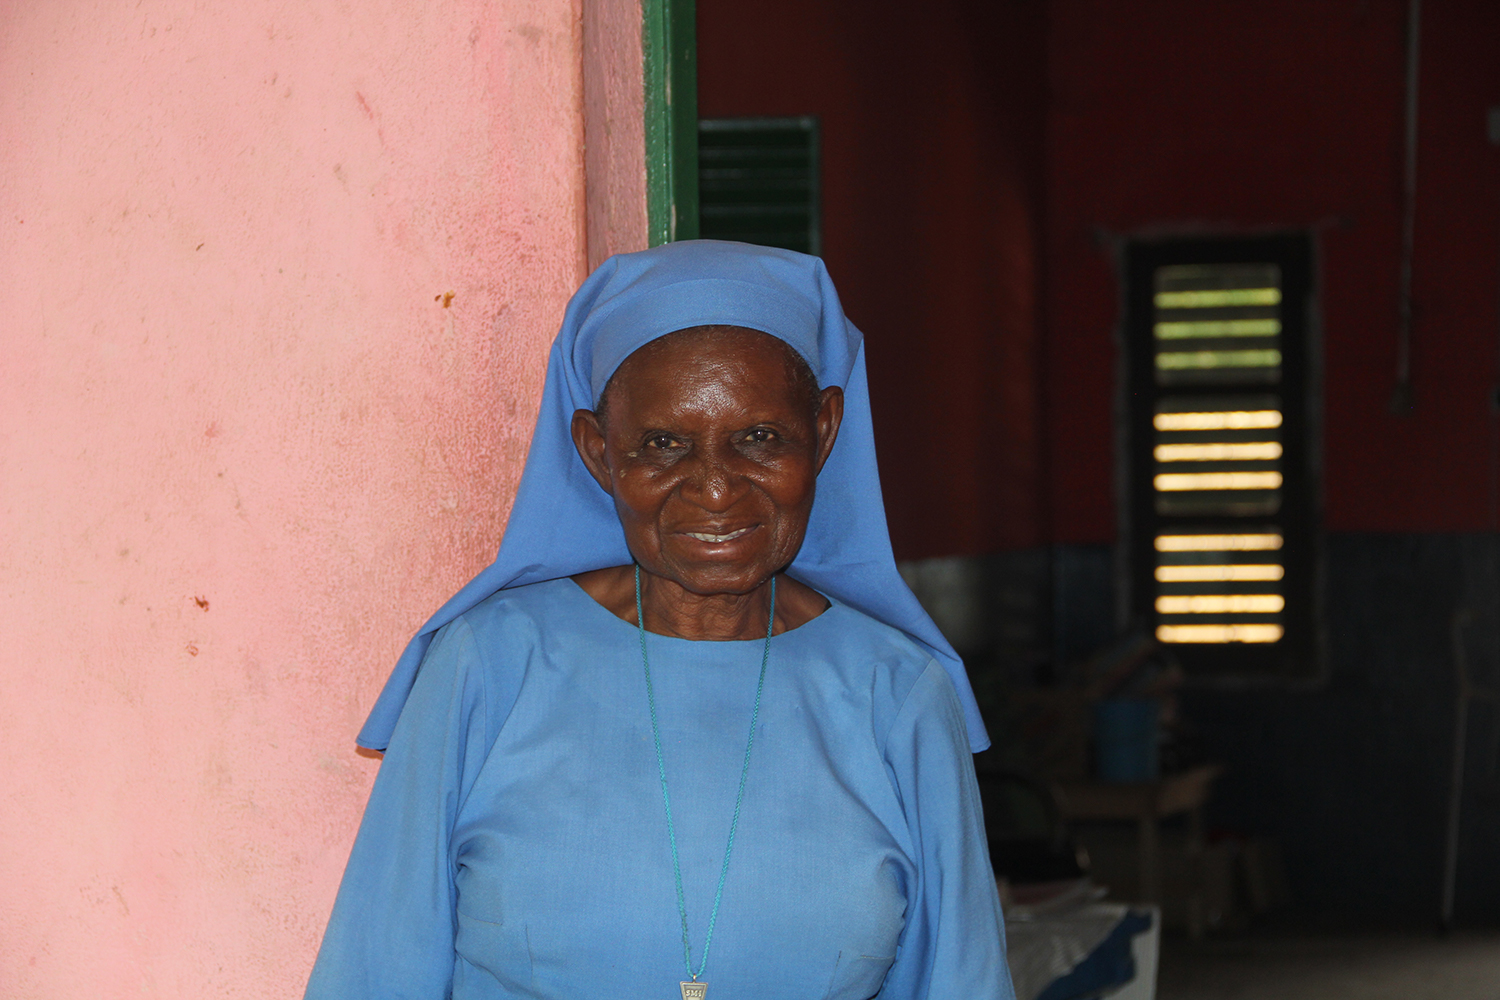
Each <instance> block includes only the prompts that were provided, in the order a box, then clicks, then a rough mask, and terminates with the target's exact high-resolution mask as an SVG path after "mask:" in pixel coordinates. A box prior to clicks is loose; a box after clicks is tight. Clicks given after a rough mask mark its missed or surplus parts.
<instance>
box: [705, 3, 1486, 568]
mask: <svg viewBox="0 0 1500 1000" xmlns="http://www.w3.org/2000/svg"><path fill="white" fill-rule="evenodd" d="M1422 7H1423V26H1422V31H1423V34H1422V42H1423V44H1422V76H1421V104H1420V125H1421V128H1420V144H1421V145H1420V150H1421V155H1420V159H1419V164H1418V180H1419V190H1418V196H1417V206H1418V212H1417V227H1416V260H1415V282H1414V290H1415V306H1416V320H1415V329H1414V349H1413V375H1414V389H1415V395H1414V405H1413V406H1412V407H1411V408H1410V409H1408V410H1404V411H1402V412H1399V413H1393V412H1391V410H1390V408H1389V403H1390V400H1391V397H1392V391H1393V389H1394V387H1395V382H1394V373H1395V366H1396V331H1397V274H1398V267H1399V247H1400V205H1401V201H1400V191H1401V163H1402V145H1401V143H1402V110H1403V93H1404V91H1403V87H1404V69H1405V47H1404V40H1405V21H1406V10H1407V5H1406V3H1405V2H1404V0H1319V2H1317V3H1309V2H1307V0H1211V2H1205V0H1129V2H1121V0H1048V2H1045V3H1044V2H1042V0H1034V2H1026V0H1011V2H1005V0H991V2H989V3H981V2H978V0H950V2H947V3H933V4H929V5H926V6H925V7H922V8H920V10H921V16H920V17H918V16H916V15H915V14H914V13H913V12H914V11H916V10H918V8H914V7H912V6H910V5H902V6H899V7H898V6H895V5H892V4H888V3H857V2H853V0H827V2H819V3H806V2H799V0H755V2H750V0H699V6H698V10H699V73H700V98H699V99H700V107H701V109H702V113H703V114H704V115H705V116H730V115H749V114H777V115H780V114H806V113H813V114H817V115H819V116H820V117H821V118H822V122H823V129H824V154H825V163H824V184H825V212H824V223H825V233H826V252H825V257H826V258H827V260H828V264H829V267H830V270H831V271H832V272H833V275H834V278H835V280H836V281H837V282H838V285H839V288H840V290H841V292H842V293H843V295H844V298H845V304H846V307H847V310H848V312H849V314H850V315H851V317H853V319H854V320H855V322H856V323H858V324H859V325H860V326H861V328H862V329H863V330H864V331H865V332H866V334H867V335H868V338H869V343H870V359H871V381H872V394H873V396H874V402H875V406H876V425H877V431H878V433H879V443H880V449H881V467H882V473H883V475H884V478H885V488H886V497H887V504H888V507H889V510H890V515H891V524H892V535H893V538H894V539H895V542H896V545H897V552H898V555H901V556H903V557H919V556H926V555H939V554H958V553H977V552H985V551H992V550H996V549H1003V548H1015V547H1024V546H1030V545H1036V544H1042V543H1046V542H1065V543H1089V542H1109V541H1111V540H1113V538H1114V534H1115V527H1116V512H1115V496H1114V491H1113V479H1114V458H1115V447H1116V444H1115V435H1114V406H1115V392H1116V361H1117V358H1116V347H1115V343H1114V330H1115V327H1116V322H1117V302H1118V295H1117V291H1118V290H1117V287H1116V274H1115V270H1114V263H1113V259H1112V256H1111V247H1112V246H1113V245H1116V241H1118V240H1119V239H1121V238H1123V237H1128V236H1130V235H1136V234H1150V233H1164V232H1183V233H1187V232H1205V231H1207V232H1226V233H1228V232H1234V233H1242V232H1247V231H1250V232H1253V231H1256V230H1271V229H1298V230H1311V231H1313V232H1314V233H1316V235H1317V240H1318V246H1319V251H1320V268H1321V273H1320V275H1319V279H1318V280H1319V284H1320V305H1321V312H1322V317H1323V322H1322V328H1323V342H1324V346H1323V355H1322V357H1323V366H1324V383H1323V384H1324V393H1323V399H1324V404H1323V409H1324V434H1323V439H1322V448H1323V459H1324V460H1323V469H1324V489H1325V497H1326V512H1325V524H1326V526H1327V527H1328V528H1330V529H1332V530H1342V531H1473V530H1493V529H1497V528H1500V514H1497V511H1496V496H1495V491H1496V483H1497V462H1500V436H1497V433H1500V432H1497V424H1496V417H1495V414H1494V411H1493V409H1492V407H1491V404H1490V402H1489V394H1490V392H1491V391H1492V389H1493V387H1494V386H1495V384H1496V383H1497V381H1500V370H1497V355H1500V310H1497V305H1500V149H1497V148H1496V147H1493V146H1491V145H1489V144H1488V142H1487V140H1486V136H1485V112H1486V109H1487V108H1488V107H1489V106H1491V105H1500V48H1497V39H1500V3H1493V2H1489V0H1486V2H1478V0H1469V2H1459V0H1426V2H1424V3H1423V5H1422Z"/></svg>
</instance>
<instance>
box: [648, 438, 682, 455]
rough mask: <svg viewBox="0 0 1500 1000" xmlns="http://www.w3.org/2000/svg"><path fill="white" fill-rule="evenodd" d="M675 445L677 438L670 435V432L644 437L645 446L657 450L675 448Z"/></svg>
mask: <svg viewBox="0 0 1500 1000" xmlns="http://www.w3.org/2000/svg"><path fill="white" fill-rule="evenodd" d="M676 446H677V439H676V438H674V437H672V435H670V434H658V435H656V436H655V437H650V438H647V439H646V447H647V448H656V449H658V450H663V451H664V450H666V449H668V448H675V447H676Z"/></svg>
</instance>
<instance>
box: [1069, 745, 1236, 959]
mask: <svg viewBox="0 0 1500 1000" xmlns="http://www.w3.org/2000/svg"><path fill="white" fill-rule="evenodd" d="M1223 770H1224V769H1223V768H1222V767H1220V766H1219V765H1217V764H1204V765H1201V766H1199V767H1195V768H1192V769H1190V770H1187V771H1183V772H1181V773H1179V774H1172V775H1167V776H1165V777H1162V778H1159V779H1158V780H1156V781H1142V782H1133V783H1130V784H1118V785H1115V784H1108V785H1107V784H1101V783H1097V782H1078V783H1074V784H1064V785H1062V786H1061V787H1060V788H1059V792H1060V793H1061V794H1060V796H1059V798H1060V803H1059V804H1060V805H1061V807H1062V813H1063V816H1064V817H1065V818H1067V819H1070V820H1085V821H1088V820H1134V821H1135V822H1136V828H1137V830H1138V831H1139V839H1138V841H1137V845H1136V850H1137V854H1138V863H1139V865H1140V880H1141V881H1140V886H1141V890H1140V891H1141V902H1143V903H1149V904H1152V905H1160V903H1161V841H1160V836H1159V833H1160V824H1161V821H1162V820H1163V819H1165V818H1167V817H1168V816H1173V815H1176V814H1177V813H1187V816H1188V859H1189V862H1190V863H1191V864H1192V870H1193V875H1192V879H1193V882H1192V890H1191V893H1190V895H1189V897H1188V933H1189V934H1191V935H1192V936H1193V937H1194V938H1195V939H1196V938H1200V937H1202V936H1203V925H1204V914H1203V884H1202V873H1201V863H1200V862H1201V859H1202V857H1203V805H1204V803H1206V802H1207V801H1208V796H1209V793H1210V792H1211V791H1212V790H1213V783H1214V780H1215V779H1216V778H1218V776H1219V775H1220V774H1221V773H1222V772H1223Z"/></svg>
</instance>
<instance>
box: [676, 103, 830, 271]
mask: <svg viewBox="0 0 1500 1000" xmlns="http://www.w3.org/2000/svg"><path fill="white" fill-rule="evenodd" d="M698 203H699V235H700V236H702V237H703V238H704V239H712V240H738V241H740V242H742V243H757V244H760V245H761V246H770V247H782V248H783V249H786V250H797V251H800V252H802V253H810V254H819V253H822V250H823V233H822V226H821V223H820V205H819V190H818V120H817V119H816V118H813V117H802V118H710V119H703V120H701V121H699V122H698Z"/></svg>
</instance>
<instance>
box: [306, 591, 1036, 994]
mask: <svg viewBox="0 0 1500 1000" xmlns="http://www.w3.org/2000/svg"><path fill="white" fill-rule="evenodd" d="M763 641H764V640H752V641H742V642H739V641H737V642H691V641H687V640H683V639H673V638H669V637H664V636H658V635H648V636H647V642H648V647H649V650H650V656H651V671H652V676H653V682H654V685H655V691H656V700H657V712H658V718H659V720H660V728H661V740H662V751H663V754H664V757H665V764H666V772H667V781H668V787H669V789H670V792H671V796H672V813H673V818H674V820H675V823H676V829H677V844H678V850H679V854H680V858H681V867H682V882H683V890H684V893H685V896H686V905H687V913H688V923H689V929H690V932H691V941H692V949H693V960H694V963H695V965H696V963H697V962H698V961H699V960H700V959H701V955H702V950H703V940H704V934H705V932H706V930H707V924H708V918H709V913H710V911H711V910H712V907H713V898H714V890H715V886H716V883H717V880H718V876H719V869H720V865H721V863H722V860H723V852H724V845H725V839H726V837H727V835H728V831H729V824H730V819H731V815H732V813H733V809H734V797H735V791H736V788H737V786H738V782H739V777H740V769H741V764H742V761H743V756H744V750H745V738H746V736H747V735H748V732H749V724H750V717H751V711H752V708H753V704H754V698H755V687H756V680H757V677H758V676H759V672H760V665H761V653H762V649H763ZM686 978H688V977H687V974H686V971H685V967H684V960H683V942H682V927H681V920H680V918H679V916H678V910H677V902H676V896H675V889H674V887H673V876H672V857H671V849H670V847H669V845H668V840H667V829H666V821H665V818H664V813H663V809H662V797H661V787H660V784H659V781H658V777H657V765H656V756H655V750H654V749H653V743H652V738H651V720H650V715H649V711H648V709H647V701H646V685H645V678H644V674H643V671H642V667H641V654H640V646H639V641H638V633H637V630H636V628H635V626H634V625H631V624H629V623H627V622H625V621H622V620H621V619H619V618H617V617H616V616H615V615H613V614H612V613H610V612H609V611H608V610H606V609H605V608H604V607H602V606H601V605H599V604H598V603H596V602H595V601H594V600H593V598H591V597H589V596H588V595H587V594H585V593H584V592H583V591H582V590H581V589H580V588H579V587H578V586H577V584H575V583H573V582H572V581H571V580H569V579H561V580H553V581H549V582H546V583H539V584H533V585H530V586H525V587H518V588H514V589H511V590H503V591H500V592H499V593H497V594H495V595H494V596H493V597H490V598H489V599H487V600H485V601H484V602H482V603H481V604H479V605H478V606H477V607H475V608H473V609H472V610H470V611H468V612H466V613H465V614H463V615H462V616H460V617H459V618H457V619H456V620H454V621H453V622H451V623H450V624H448V625H447V626H445V627H444V628H443V629H442V630H441V631H440V632H439V633H438V634H437V637H436V639H435V640H434V642H433V644H432V647H431V649H430V650H429V651H428V653H427V657H426V659H425V661H424V662H423V665H422V669H421V671H420V673H419V674H418V676H417V681H416V686H415V688H414V689H413V691H412V694H411V697H410V700H409V701H408V702H407V704H406V707H405V709H404V711H403V712H402V713H401V716H400V721H399V722H398V724H397V727H396V730H395V733H394V734H393V736H392V740H391V744H390V747H389V749H388V750H387V751H386V756H385V761H384V763H383V764H382V765H381V769H380V773H379V776H378V777H377V779H376V781H375V786H374V789H373V790H372V792H371V795H370V801H369V805H368V807H367V808H366V811H365V817H364V821H363V823H362V824H361V827H360V831H359V836H358V839H357V840H356V842H355V845H354V849H353V852H352V853H351V855H350V858H349V865H348V868H347V870H346V871H345V873H344V880H343V883H342V885H341V887H340V889H339V895H338V901H337V903H336V904H335V906H334V910H333V915H332V917H331V918H330V920H329V925H328V930H327V933H326V935H325V937H324V940H323V946H322V950H321V951H320V952H319V955H318V960H317V964H316V967H315V968H314V970H313V974H312V978H311V980H310V981H309V984H308V988H307V997H308V1000H356V998H358V1000H383V998H413V1000H416V998H422V1000H439V998H444V997H449V996H452V997H454V998H455V1000H499V998H506V1000H511V998H521V997H526V998H546V1000H552V998H556V1000H674V998H677V997H679V996H680V992H679V987H678V983H679V982H680V981H682V980H684V979H686ZM702 979H703V981H704V982H706V983H708V985H709V1000H804V998H805V1000H818V998H829V1000H833V998H838V1000H846V998H847V1000H864V998H870V997H875V996H879V997H886V998H893V1000H896V998H899V1000H908V998H911V1000H916V998H934V1000H936V998H950V997H951V998H959V997H962V998H964V1000H1008V998H1011V997H1013V993H1012V991H1011V986H1010V978H1009V974H1008V972H1007V970H1006V966H1005V955H1004V938H1003V932H1002V929H1001V917H1000V908H999V903H998V900H997V898H996V892H995V883H994V878H993V876H992V874H991V872H990V867H989V860H988V857H987V854H986V849H985V840H984V835H983V827H982V821H981V817H980V808H979V796H978V792H977V790H976V787H975V783H974V777H973V766H972V762H971V758H970V755H969V750H968V744H967V734H966V731H965V727H964V719H963V713H962V709H961V708H960V705H959V702H958V700H957V698H956V697H955V694H954V690H953V686H952V683H951V681H950V680H949V678H948V675H947V674H946V672H945V671H944V669H943V668H942V667H941V666H940V665H939V664H938V663H936V662H935V661H933V659H932V658H931V657H930V656H929V655H928V654H927V653H926V652H925V651H923V650H922V649H921V647H919V646H918V645H917V644H916V643H915V642H913V641H912V640H911V639H909V638H907V637H906V636H905V635H904V634H903V633H901V632H899V631H898V630H896V629H893V628H890V627H888V626H886V625H882V624H880V623H879V622H876V621H875V620H873V619H871V618H869V617H867V616H865V615H863V614H861V613H860V612H857V611H855V610H853V609H852V608H849V607H847V606H844V605H840V604H837V603H835V604H834V605H833V606H832V607H830V608H829V609H828V610H827V611H825V612H824V613H823V614H822V615H820V616H818V617H817V618H815V619H813V620H812V621H810V622H807V623H806V624H804V625H802V626H801V627H800V628H796V629H793V630H791V631H788V632H785V633H783V634H781V635H778V636H776V637H775V638H773V639H772V640H771V651H770V665H769V668H768V670H767V672H766V680H765V691H764V694H763V696H762V701H761V710H760V722H759V727H758V729H757V732H756V737H755V749H754V755H753V758H752V759H751V762H750V769H749V778H748V782H747V784H746V788H745V796H744V803H743V811H742V815H741V819H740V825H739V832H738V835H737V838H736V841H735V845H734V854H733V858H732V860H731V862H730V866H729V876H728V880H727V881H726V883H725V886H724V894H723V902H722V904H721V906H720V909H719V914H718V923H717V926H716V928H715V930H714V936H713V944H712V950H711V952H710V955H709V962H708V967H707V969H706V971H705V972H704V974H703V977H702Z"/></svg>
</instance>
